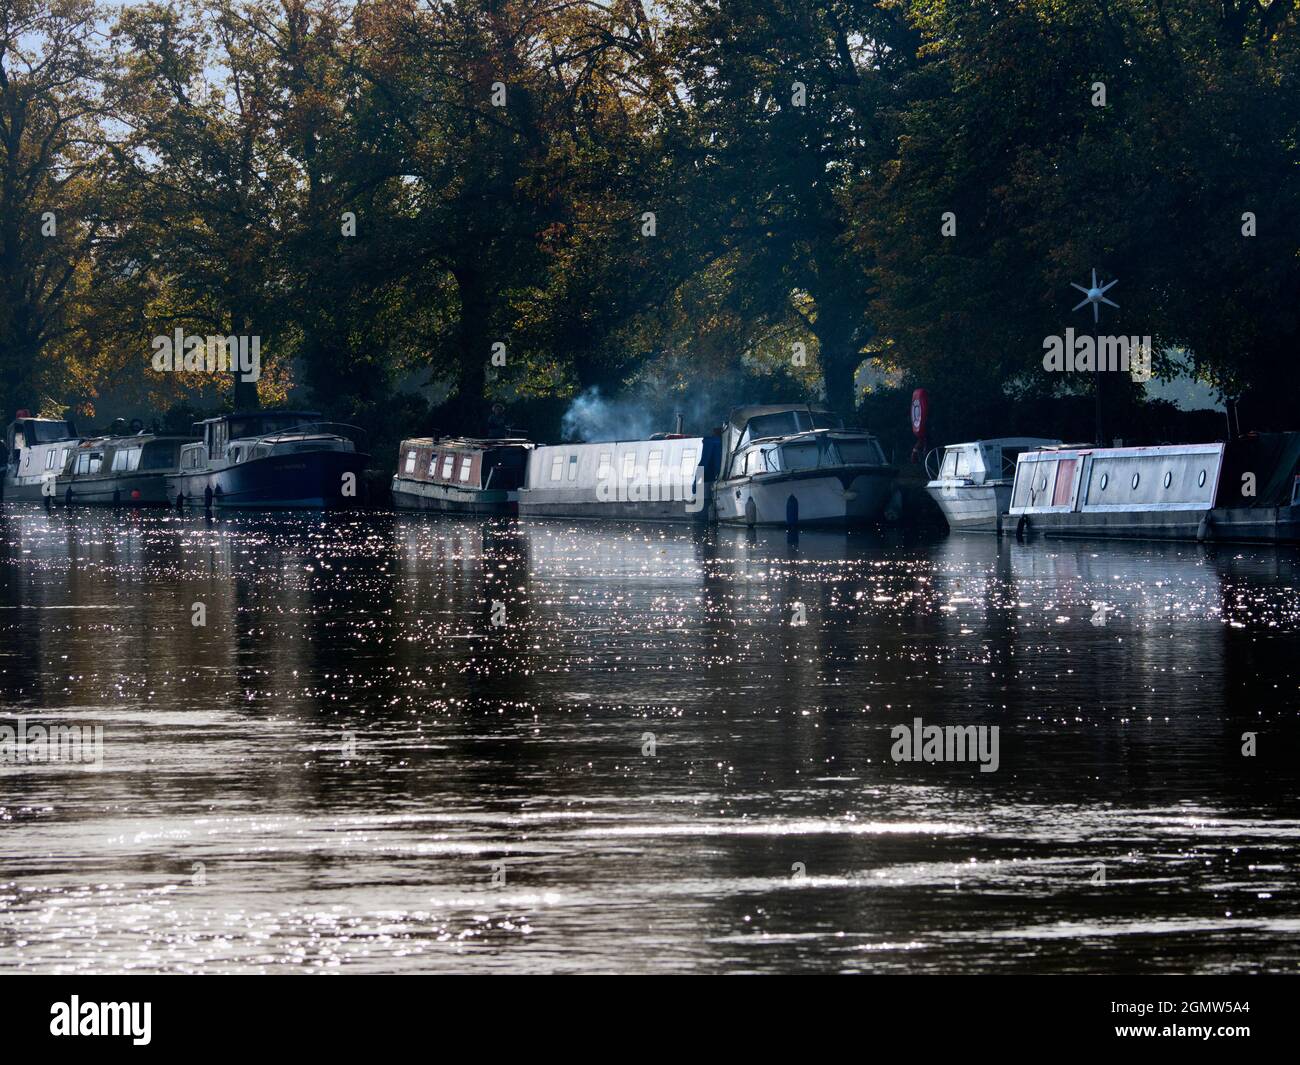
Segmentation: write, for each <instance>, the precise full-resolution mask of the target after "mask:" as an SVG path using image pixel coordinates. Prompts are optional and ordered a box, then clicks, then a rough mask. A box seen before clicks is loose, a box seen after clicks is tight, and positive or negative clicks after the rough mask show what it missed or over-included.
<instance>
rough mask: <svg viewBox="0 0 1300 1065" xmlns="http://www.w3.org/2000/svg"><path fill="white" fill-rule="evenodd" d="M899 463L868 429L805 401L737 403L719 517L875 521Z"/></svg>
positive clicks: (754, 521)
mask: <svg viewBox="0 0 1300 1065" xmlns="http://www.w3.org/2000/svg"><path fill="white" fill-rule="evenodd" d="M895 472H896V471H895V470H894V468H893V467H892V466H891V465H890V464H889V463H888V462H887V461H886V459H885V453H884V451H883V450H882V449H881V447H880V444H879V442H878V441H877V440H876V438H875V437H874V436H873V435H872V434H871V433H869V432H867V431H866V430H865V429H855V428H845V427H844V423H843V421H842V420H841V419H840V418H839V416H838V415H836V414H833V413H831V412H830V411H827V410H821V409H816V408H813V407H810V406H807V405H806V404H805V405H793V406H791V405H785V406H783V405H776V406H755V407H738V408H736V409H735V410H733V411H732V412H731V414H730V416H729V417H728V419H727V425H726V428H725V429H724V430H723V434H722V472H721V474H720V475H719V477H718V480H717V481H716V482H715V484H714V486H713V499H714V511H715V514H716V516H717V520H718V521H720V522H726V523H733V524H743V525H853V524H861V523H868V522H873V521H877V520H879V519H880V517H881V516H882V514H883V513H884V510H885V506H886V504H887V503H888V502H889V498H890V495H891V493H892V491H893V486H894V476H895Z"/></svg>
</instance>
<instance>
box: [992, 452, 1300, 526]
mask: <svg viewBox="0 0 1300 1065" xmlns="http://www.w3.org/2000/svg"><path fill="white" fill-rule="evenodd" d="M1008 523H1011V524H1014V526H1015V529H1016V533H1017V535H1025V534H1027V533H1031V534H1032V533H1039V534H1043V535H1046V536H1074V537H1120V538H1126V539H1142V540H1222V541H1230V542H1237V541H1241V542H1254V541H1285V542H1295V541H1297V540H1300V433H1260V434H1250V435H1248V436H1244V437H1239V438H1237V439H1235V440H1232V441H1229V442H1228V443H1211V444H1170V445H1160V446H1156V447H1115V448H1087V447H1084V448H1081V447H1062V448H1047V449H1044V450H1041V451H1027V452H1024V453H1022V454H1021V455H1020V457H1019V460H1018V461H1017V463H1016V478H1015V484H1014V485H1013V487H1012V491H1011V506H1010V510H1009V512H1008V518H1007V519H1005V520H1004V523H1003V524H1004V527H1007V525H1008Z"/></svg>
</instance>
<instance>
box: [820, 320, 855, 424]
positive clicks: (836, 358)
mask: <svg viewBox="0 0 1300 1065" xmlns="http://www.w3.org/2000/svg"><path fill="white" fill-rule="evenodd" d="M815 332H816V334H817V345H818V349H819V351H820V361H821V368H822V386H823V387H824V388H825V390H826V403H827V405H828V406H829V407H830V408H831V409H832V410H834V411H836V412H837V413H839V414H841V415H843V416H844V418H845V421H846V422H851V421H852V420H853V417H854V414H855V412H856V410H857V406H858V389H857V385H856V384H855V383H854V377H855V376H856V374H857V370H858V367H859V366H860V365H861V364H862V354H861V352H860V351H858V349H857V345H856V344H855V343H854V339H853V335H854V329H853V326H852V325H851V323H850V322H849V321H848V320H847V318H845V317H843V316H840V315H837V314H831V313H827V312H822V313H821V314H819V315H818V317H817V324H816V327H815Z"/></svg>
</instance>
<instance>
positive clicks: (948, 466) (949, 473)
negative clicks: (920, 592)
mask: <svg viewBox="0 0 1300 1065" xmlns="http://www.w3.org/2000/svg"><path fill="white" fill-rule="evenodd" d="M1060 443H1061V441H1059V440H1050V439H1047V438H1045V437H1039V436H1004V437H1000V438H999V439H997V440H972V441H970V442H969V443H965V444H949V445H948V446H947V447H945V448H944V449H943V458H942V459H941V460H940V461H939V463H938V468H937V469H935V468H933V467H934V461H933V460H934V459H935V457H936V456H937V455H938V448H936V449H935V450H934V451H931V452H930V454H929V455H927V456H926V460H925V465H926V473H928V474H929V475H930V480H929V482H928V483H927V484H926V486H925V490H926V491H927V492H928V493H929V494H930V497H931V498H932V499H933V500H934V501H935V502H936V503H938V504H939V509H940V510H942V511H943V516H944V517H945V518H946V519H947V521H948V527H949V528H950V529H954V530H961V531H965V532H997V531H998V518H999V515H1002V514H1005V513H1006V512H1007V510H1008V508H1009V507H1010V505H1011V485H1012V482H1013V481H1014V480H1015V476H1016V459H1017V458H1019V456H1020V454H1021V452H1024V451H1033V450H1035V449H1037V448H1042V447H1052V446H1054V445H1058V444H1060Z"/></svg>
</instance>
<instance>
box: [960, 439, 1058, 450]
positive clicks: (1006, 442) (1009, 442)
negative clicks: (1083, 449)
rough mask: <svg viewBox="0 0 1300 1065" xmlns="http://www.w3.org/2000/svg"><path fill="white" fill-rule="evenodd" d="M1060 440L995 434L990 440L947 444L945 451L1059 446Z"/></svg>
mask: <svg viewBox="0 0 1300 1065" xmlns="http://www.w3.org/2000/svg"><path fill="white" fill-rule="evenodd" d="M1060 446H1062V442H1061V441H1060V440H1057V439H1056V438H1054V437H1046V436H997V437H993V438H992V439H990V440H968V441H966V443H964V444H947V445H945V446H944V450H945V451H956V450H957V449H958V448H963V447H1044V448H1045V447H1060Z"/></svg>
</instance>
